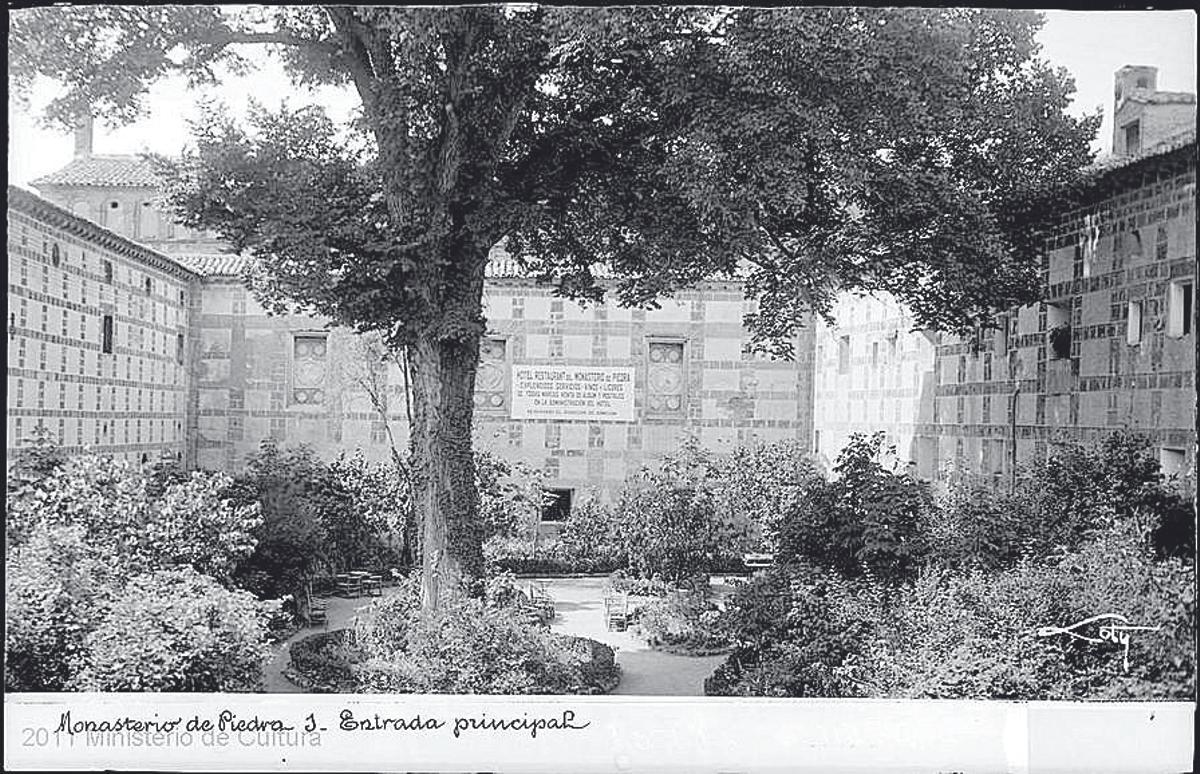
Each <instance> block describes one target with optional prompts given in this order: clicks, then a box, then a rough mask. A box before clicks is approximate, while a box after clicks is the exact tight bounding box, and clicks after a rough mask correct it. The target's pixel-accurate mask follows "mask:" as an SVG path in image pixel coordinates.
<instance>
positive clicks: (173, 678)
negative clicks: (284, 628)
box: [70, 568, 270, 692]
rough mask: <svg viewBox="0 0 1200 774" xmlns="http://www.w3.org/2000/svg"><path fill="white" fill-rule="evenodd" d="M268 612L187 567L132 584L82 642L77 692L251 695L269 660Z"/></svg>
mask: <svg viewBox="0 0 1200 774" xmlns="http://www.w3.org/2000/svg"><path fill="white" fill-rule="evenodd" d="M269 615H270V609H269V607H266V606H264V605H262V604H261V603H259V602H258V601H257V600H255V599H254V597H252V596H251V595H250V594H247V593H245V592H242V591H230V590H229V589H226V588H224V587H222V586H221V585H219V584H218V583H216V582H215V581H213V580H212V579H211V578H208V577H206V576H204V575H201V574H199V573H197V572H196V571H195V570H193V569H191V568H180V569H175V570H159V571H156V572H154V573H151V574H148V575H141V576H137V577H134V578H132V579H130V581H129V583H128V584H126V586H125V587H124V588H123V589H122V590H121V592H120V593H119V594H117V595H115V598H114V599H113V601H112V605H111V606H110V607H109V608H108V609H107V610H106V615H105V616H104V618H103V619H102V620H101V622H100V624H99V625H98V626H97V627H96V628H95V629H94V630H93V631H91V632H90V633H89V634H88V635H87V638H86V642H85V652H86V655H85V657H84V658H83V659H82V664H81V668H80V671H79V673H78V674H77V675H76V677H75V679H74V680H73V681H72V683H71V685H70V687H72V688H74V689H76V690H82V691H221V692H231V691H254V690H256V689H258V688H260V683H261V680H262V668H263V665H264V664H265V663H266V661H267V659H268V658H270V649H269V647H268V646H267V645H266V642H265V640H266V625H267V619H268V617H269Z"/></svg>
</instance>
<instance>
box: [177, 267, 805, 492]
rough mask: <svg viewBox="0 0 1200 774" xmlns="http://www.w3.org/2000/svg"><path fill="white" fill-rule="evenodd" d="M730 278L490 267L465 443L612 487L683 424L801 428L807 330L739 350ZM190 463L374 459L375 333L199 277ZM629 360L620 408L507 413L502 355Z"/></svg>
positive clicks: (739, 433)
mask: <svg viewBox="0 0 1200 774" xmlns="http://www.w3.org/2000/svg"><path fill="white" fill-rule="evenodd" d="M746 311H748V307H747V305H746V302H745V300H744V299H743V296H742V289H741V286H740V285H738V284H736V283H726V284H718V283H711V284H709V285H706V286H704V287H703V288H701V289H699V290H695V291H690V292H686V293H681V294H680V295H679V296H678V298H677V299H675V300H670V301H666V302H664V304H663V305H662V308H660V309H657V310H646V311H642V310H630V309H622V308H619V307H618V306H617V305H615V304H613V303H606V304H603V305H591V306H588V307H583V306H581V305H579V304H576V303H573V302H571V301H567V300H564V299H561V298H555V297H554V296H553V295H552V294H551V291H550V290H548V289H546V288H541V287H537V286H535V285H533V284H532V283H530V282H528V281H525V280H519V279H511V278H510V279H505V278H496V279H492V280H489V283H488V285H487V288H486V291H485V314H486V316H487V318H488V320H489V324H488V333H487V336H486V337H485V340H484V342H483V345H482V347H481V349H482V353H481V357H482V360H483V363H482V364H481V378H480V379H479V380H478V384H477V391H476V394H477V401H476V406H477V409H476V418H475V419H476V421H475V433H476V444H477V446H478V447H479V448H483V449H488V450H491V451H493V452H495V453H496V454H498V455H499V456H501V457H503V458H506V459H509V460H512V461H518V460H519V461H523V462H526V463H528V464H530V465H532V466H534V467H537V468H541V469H543V470H544V471H545V472H546V475H547V481H548V485H549V486H552V487H555V488H564V489H574V490H577V491H580V492H581V493H582V490H586V489H589V488H595V489H597V490H599V491H600V492H601V493H603V494H606V495H611V494H612V493H613V492H615V491H616V490H617V489H618V488H619V487H620V485H621V482H623V481H624V479H625V477H626V476H627V475H628V474H629V473H631V472H633V471H634V470H636V469H637V468H638V467H639V466H640V465H642V464H643V463H645V462H649V461H651V460H653V459H654V458H656V457H658V456H660V455H662V454H663V453H665V452H667V451H670V450H672V449H674V448H676V447H677V446H678V445H679V443H680V441H681V440H682V439H683V438H684V437H685V436H686V435H689V434H690V435H695V436H697V437H698V438H699V439H700V441H701V443H703V444H704V445H706V446H708V447H710V448H713V449H715V450H717V451H722V450H728V449H731V448H732V447H733V446H735V445H737V444H739V443H745V442H749V441H751V440H754V439H755V438H761V439H763V440H777V439H783V438H794V439H801V440H804V441H805V442H807V439H808V438H809V437H810V436H811V421H812V419H811V417H812V414H811V405H812V404H811V390H812V382H811V367H812V366H811V359H810V358H808V357H804V353H806V352H809V351H811V335H812V334H811V330H810V329H809V330H806V332H805V333H804V334H803V335H802V339H801V341H800V342H799V344H798V346H797V351H798V352H799V353H800V354H801V358H800V359H799V360H798V361H796V362H776V361H771V360H768V359H765V358H759V357H754V356H751V355H749V354H747V353H745V352H744V351H743V349H744V346H745V344H746V341H747V336H746V331H745V330H744V328H743V326H742V323H741V320H742V316H743V315H744V314H745V313H746ZM193 338H194V340H195V342H196V343H195V352H194V353H193V362H194V367H193V378H194V382H195V385H196V389H195V390H194V395H195V405H194V407H193V409H192V411H191V412H190V414H189V421H190V422H192V423H193V425H194V428H195V431H194V433H192V434H191V436H192V437H193V438H194V444H195V446H194V449H193V451H192V458H193V459H194V460H195V463H196V464H197V465H199V466H201V467H208V468H225V469H231V470H232V469H236V468H238V467H239V466H240V465H241V464H242V463H243V461H244V459H245V457H246V455H247V454H249V453H251V452H253V451H254V450H255V449H256V448H257V447H258V445H259V443H260V442H261V440H262V439H263V438H266V437H273V438H276V439H277V440H278V441H279V442H280V443H282V444H285V445H288V444H298V443H307V444H309V445H311V446H312V447H313V448H314V449H315V450H316V451H317V452H318V453H320V454H321V455H322V456H324V457H332V456H335V455H336V454H337V453H339V452H340V451H342V450H347V451H352V450H353V449H355V448H360V449H362V450H363V452H364V454H365V456H367V457H368V458H372V459H382V458H385V457H387V456H389V455H390V454H391V444H392V443H393V442H394V443H395V444H396V445H397V447H398V448H400V449H401V450H403V449H404V448H406V445H407V437H408V436H407V432H408V421H407V414H408V412H407V408H406V405H405V396H406V391H405V386H404V380H403V373H402V371H401V369H400V368H399V367H398V365H397V364H396V363H395V361H394V360H393V359H391V358H382V357H381V355H383V354H384V353H383V350H382V348H381V347H380V346H379V345H378V344H377V343H372V342H371V341H370V340H368V339H363V338H362V337H358V336H355V335H353V334H351V333H348V332H346V331H344V330H339V329H332V330H327V329H326V328H325V327H324V326H323V323H322V321H320V320H316V319H314V318H311V317H305V316H287V317H268V316H267V315H266V314H265V313H264V311H263V310H262V308H261V307H259V306H258V304H257V303H256V302H255V301H254V299H253V298H252V297H251V296H250V295H249V294H248V292H247V291H246V290H245V288H244V287H243V286H242V285H241V283H240V282H238V281H237V280H235V279H232V278H228V279H209V280H206V281H205V282H204V284H203V286H202V292H201V297H200V299H199V307H198V309H197V310H196V311H195V314H194V317H193ZM520 365H555V366H589V367H599V368H632V369H633V374H634V414H633V417H632V421H588V420H586V419H520V420H514V419H513V418H512V417H513V406H512V373H513V368H514V366H520Z"/></svg>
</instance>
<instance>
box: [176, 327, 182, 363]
mask: <svg viewBox="0 0 1200 774" xmlns="http://www.w3.org/2000/svg"><path fill="white" fill-rule="evenodd" d="M175 362H176V363H179V364H180V365H183V334H182V333H177V334H175Z"/></svg>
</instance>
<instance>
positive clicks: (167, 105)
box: [8, 11, 1196, 186]
mask: <svg viewBox="0 0 1200 774" xmlns="http://www.w3.org/2000/svg"><path fill="white" fill-rule="evenodd" d="M1045 14H1046V24H1045V26H1044V27H1043V29H1042V30H1041V32H1040V33H1039V41H1040V42H1041V44H1042V56H1043V57H1044V58H1045V59H1047V60H1048V61H1049V62H1050V63H1051V64H1054V65H1057V66H1061V67H1065V68H1066V69H1067V70H1068V71H1069V72H1070V73H1071V74H1072V75H1073V76H1074V78H1075V85H1076V89H1077V94H1076V96H1075V103H1074V104H1073V106H1072V109H1071V112H1072V113H1074V114H1075V115H1084V114H1090V113H1094V112H1096V111H1097V110H1098V109H1102V110H1103V111H1104V124H1103V125H1102V126H1101V128H1100V131H1099V134H1098V136H1097V138H1096V140H1095V141H1094V142H1093V149H1094V150H1096V151H1097V152H1106V151H1107V150H1108V149H1109V147H1110V145H1111V135H1112V108H1113V105H1112V100H1113V73H1115V72H1116V71H1117V70H1118V69H1119V68H1120V67H1122V66H1124V65H1128V64H1137V65H1152V66H1155V67H1158V68H1159V73H1158V88H1159V89H1161V90H1164V91H1188V92H1193V93H1194V92H1195V91H1196V14H1195V13H1193V12H1191V11H1046V12H1045ZM54 88H55V87H54V86H53V84H49V83H44V84H39V86H38V88H36V89H35V92H34V94H33V95H32V98H31V104H30V106H29V108H28V109H26V108H22V107H20V106H18V105H17V104H16V103H15V102H14V101H13V98H12V97H11V96H10V98H9V108H8V121H9V124H8V125H9V147H8V175H9V182H10V183H16V184H18V185H26V186H27V185H28V183H29V182H30V181H31V180H34V179H36V178H37V177H39V176H41V175H44V174H46V173H49V172H52V171H54V170H56V169H60V168H61V167H63V166H65V165H66V164H67V163H68V162H69V161H70V160H71V157H72V154H73V151H74V139H73V138H72V136H71V135H69V134H65V133H61V132H58V131H52V130H47V129H44V128H42V127H41V126H40V125H39V124H38V122H37V120H36V118H35V114H36V113H37V112H38V111H39V110H40V108H41V107H42V106H44V104H45V103H46V102H47V101H48V100H49V99H50V97H51V96H52V95H53V93H54V91H53V89H54ZM205 95H207V96H212V97H217V98H219V99H220V100H221V101H223V102H225V103H226V104H227V105H229V106H230V107H231V108H232V109H233V110H234V111H235V112H242V111H244V110H245V109H246V106H247V105H248V102H249V99H250V97H251V96H253V97H254V98H256V99H257V100H258V101H260V102H263V103H265V104H266V105H267V106H268V107H271V108H277V107H278V106H279V103H280V102H281V101H282V100H283V99H285V98H286V99H287V101H288V103H289V104H290V105H291V106H293V107H296V106H299V105H301V104H309V103H312V102H319V103H321V104H324V105H326V107H327V108H328V109H329V112H330V114H331V115H332V116H333V117H335V118H343V117H346V116H348V115H349V114H350V111H351V110H352V109H353V107H354V106H355V104H356V97H355V96H354V95H352V94H350V93H348V92H344V91H339V90H336V89H331V88H325V89H322V90H321V91H320V92H303V91H297V90H296V89H295V88H294V87H292V86H291V84H290V83H289V82H288V79H287V76H286V75H285V74H284V72H283V69H282V67H281V66H280V65H279V64H278V63H277V62H274V61H270V60H267V61H265V62H264V63H263V65H262V67H261V68H260V69H259V70H258V71H257V72H256V73H254V74H253V75H250V76H247V77H245V78H240V79H234V80H226V81H224V82H223V83H222V84H220V86H218V87H208V88H206V89H205V90H201V91H188V90H186V89H185V88H183V86H182V84H180V83H163V84H160V85H158V86H157V87H155V88H154V90H153V91H152V93H151V96H150V98H149V101H148V103H149V107H150V114H149V115H148V116H147V117H146V118H144V119H142V120H141V121H139V122H138V123H136V124H133V125H131V126H126V127H122V128H119V129H111V128H109V127H106V126H104V125H103V123H102V122H101V121H98V122H97V124H96V128H95V138H94V143H93V148H94V152H95V153H139V152H143V151H151V152H155V153H161V154H166V155H175V154H178V153H179V152H180V150H181V149H183V148H184V147H185V146H186V145H187V143H188V128H187V121H188V119H189V118H194V117H196V116H197V115H198V110H197V108H196V102H197V99H198V98H199V97H201V96H205Z"/></svg>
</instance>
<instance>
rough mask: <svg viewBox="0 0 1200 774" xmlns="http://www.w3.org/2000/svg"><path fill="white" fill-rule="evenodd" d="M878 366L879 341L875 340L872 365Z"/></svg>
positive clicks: (872, 350) (872, 348)
mask: <svg viewBox="0 0 1200 774" xmlns="http://www.w3.org/2000/svg"><path fill="white" fill-rule="evenodd" d="M878 366H879V342H878V341H873V342H871V367H872V368H876V367H878Z"/></svg>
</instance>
